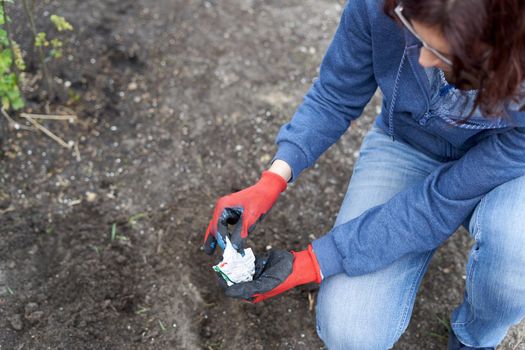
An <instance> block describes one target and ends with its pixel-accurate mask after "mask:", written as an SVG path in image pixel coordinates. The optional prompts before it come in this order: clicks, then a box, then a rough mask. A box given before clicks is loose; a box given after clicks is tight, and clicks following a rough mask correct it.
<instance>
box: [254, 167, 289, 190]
mask: <svg viewBox="0 0 525 350" xmlns="http://www.w3.org/2000/svg"><path fill="white" fill-rule="evenodd" d="M259 182H260V183H261V184H263V183H264V184H265V185H268V186H269V188H272V189H273V188H275V189H276V190H278V191H279V192H278V193H281V192H283V191H284V190H286V187H287V186H288V183H287V182H286V180H285V179H284V178H283V177H282V176H281V175H279V174H276V173H274V172H271V171H269V170H265V171H263V172H262V174H261V178H260V179H259Z"/></svg>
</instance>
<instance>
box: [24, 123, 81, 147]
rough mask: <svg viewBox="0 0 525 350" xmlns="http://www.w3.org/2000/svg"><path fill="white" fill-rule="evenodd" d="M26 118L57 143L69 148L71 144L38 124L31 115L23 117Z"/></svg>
mask: <svg viewBox="0 0 525 350" xmlns="http://www.w3.org/2000/svg"><path fill="white" fill-rule="evenodd" d="M25 118H26V119H27V120H29V122H30V123H31V124H33V125H34V126H35V128H37V129H38V130H40V131H42V132H43V133H44V134H46V135H47V136H49V137H51V138H52V139H53V140H55V141H56V142H57V143H58V144H59V145H61V146H63V147H65V148H67V149H70V148H71V145H69V144H67V143H66V142H65V141H64V140H62V139H61V138H60V137H58V136H57V135H55V134H53V133H52V132H51V131H49V129H47V128H45V127H44V126H42V125H40V124H39V123H38V122H37V121H36V120H34V119H33V118H31V117H25Z"/></svg>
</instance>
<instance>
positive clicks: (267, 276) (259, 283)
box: [226, 244, 321, 303]
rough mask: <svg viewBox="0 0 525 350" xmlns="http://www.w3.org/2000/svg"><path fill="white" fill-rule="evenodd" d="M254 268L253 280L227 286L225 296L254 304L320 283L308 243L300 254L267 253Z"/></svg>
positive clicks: (315, 261) (315, 260)
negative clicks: (293, 289) (295, 288)
mask: <svg viewBox="0 0 525 350" xmlns="http://www.w3.org/2000/svg"><path fill="white" fill-rule="evenodd" d="M255 266H256V267H255V275H254V277H253V281H250V282H243V283H237V284H234V285H232V286H230V287H228V288H227V289H226V295H227V296H229V297H232V298H240V299H245V300H248V301H251V302H252V303H258V302H260V301H262V300H264V299H268V298H271V297H274V296H276V295H277V294H281V293H283V292H286V291H287V290H288V289H292V288H294V287H296V286H299V285H302V284H307V283H311V282H315V283H321V269H320V268H319V263H318V262H317V257H316V256H315V253H314V251H313V249H312V245H311V244H309V245H308V249H306V250H302V251H300V252H294V251H291V252H287V251H284V250H270V252H269V254H268V256H266V257H264V258H260V257H258V258H257V259H256V261H255Z"/></svg>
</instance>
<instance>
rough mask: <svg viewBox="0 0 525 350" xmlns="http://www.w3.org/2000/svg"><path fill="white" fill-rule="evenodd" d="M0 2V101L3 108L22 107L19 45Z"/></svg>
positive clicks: (22, 65)
mask: <svg viewBox="0 0 525 350" xmlns="http://www.w3.org/2000/svg"><path fill="white" fill-rule="evenodd" d="M6 2H13V1H12V0H1V3H0V5H1V6H0V102H1V106H2V108H3V109H4V110H8V109H10V108H12V109H14V110H18V109H21V108H22V107H24V100H23V99H22V95H21V89H20V80H19V79H20V71H23V70H24V69H25V63H24V59H23V57H22V52H21V50H20V46H18V44H17V43H16V42H15V41H14V40H12V39H11V37H10V35H9V21H10V18H9V17H8V16H7V14H6V12H5V3H6Z"/></svg>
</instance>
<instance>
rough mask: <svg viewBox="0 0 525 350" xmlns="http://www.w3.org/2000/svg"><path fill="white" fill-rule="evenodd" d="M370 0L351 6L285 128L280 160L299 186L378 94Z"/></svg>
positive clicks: (358, 0)
mask: <svg viewBox="0 0 525 350" xmlns="http://www.w3.org/2000/svg"><path fill="white" fill-rule="evenodd" d="M370 33H371V29H370V23H369V20H368V9H367V5H366V1H364V0H352V1H348V2H347V5H346V7H345V9H344V11H343V14H342V16H341V22H340V23H339V27H338V28H337V31H336V33H335V35H334V38H333V40H332V43H331V44H330V46H329V48H328V50H327V52H326V55H325V57H324V58H323V61H322V63H321V67H320V73H319V78H318V79H317V80H316V81H315V82H314V84H313V85H312V87H311V88H310V90H309V91H308V93H307V94H306V96H305V98H304V101H303V103H302V104H301V105H300V106H299V108H298V109H297V111H296V112H295V114H294V116H293V118H292V120H291V121H290V122H289V123H286V124H285V125H283V126H282V127H281V130H280V131H279V134H278V135H277V139H276V143H277V144H278V145H279V148H278V151H277V154H276V155H275V157H274V159H273V160H272V162H273V161H274V160H276V159H281V160H284V161H285V162H286V163H288V164H289V165H290V167H291V169H292V174H291V175H292V177H291V178H290V181H292V182H293V181H295V179H296V178H297V176H298V175H299V173H300V172H301V171H303V170H304V169H306V168H308V167H310V166H312V165H313V164H314V163H315V161H316V160H317V158H319V156H320V155H321V154H322V153H323V152H325V151H326V150H327V149H328V148H329V147H330V146H331V145H332V144H334V143H335V142H336V141H337V140H338V139H339V138H340V137H341V135H342V134H343V133H344V132H345V131H346V130H347V129H348V127H349V126H350V123H351V121H352V120H354V119H356V118H358V117H359V116H360V115H361V113H362V112H363V109H364V107H365V106H366V104H367V103H368V101H370V98H371V97H372V96H373V94H374V92H375V91H376V89H377V83H376V81H375V77H374V72H373V67H372V38H371V34H370Z"/></svg>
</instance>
